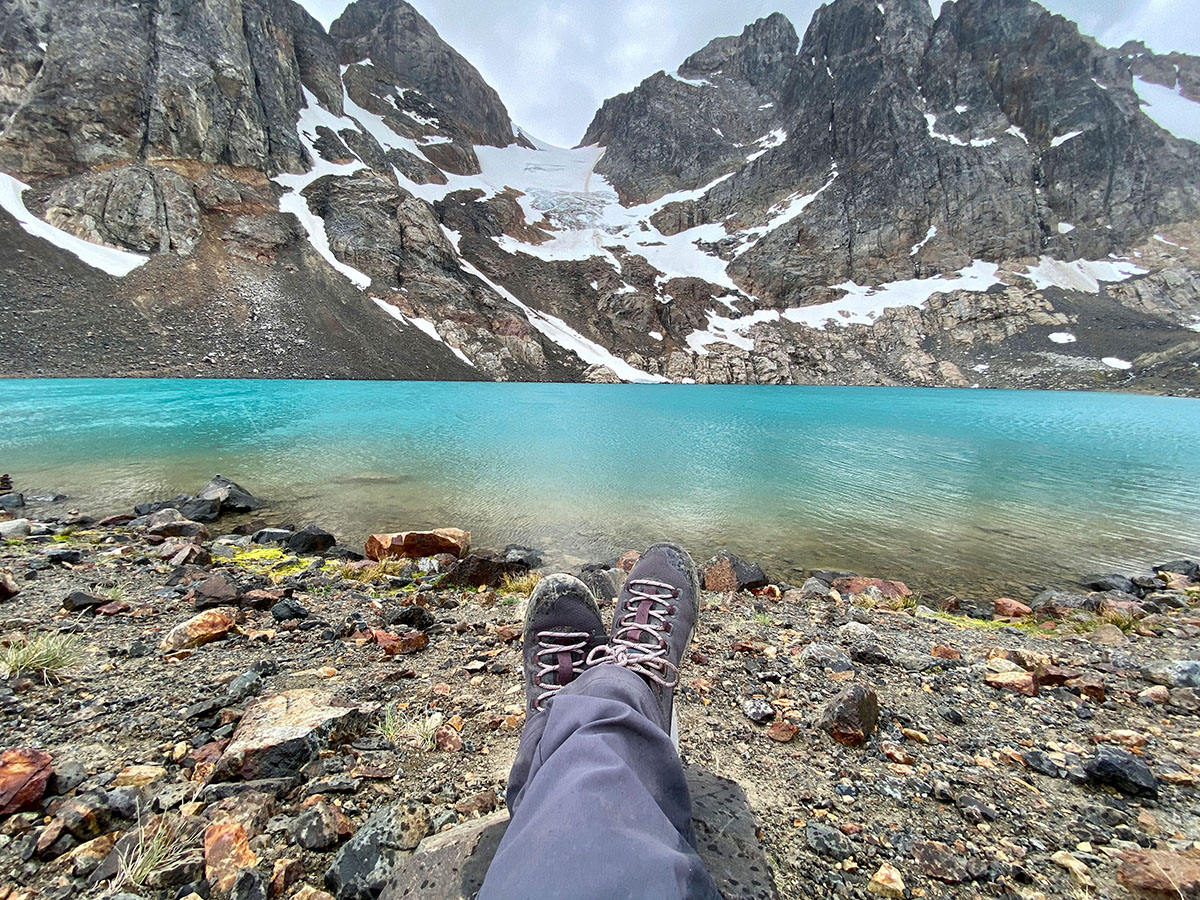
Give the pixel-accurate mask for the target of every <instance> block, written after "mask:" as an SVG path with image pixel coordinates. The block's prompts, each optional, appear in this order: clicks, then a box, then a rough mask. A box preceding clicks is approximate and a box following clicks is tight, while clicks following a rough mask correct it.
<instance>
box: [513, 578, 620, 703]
mask: <svg viewBox="0 0 1200 900" xmlns="http://www.w3.org/2000/svg"><path fill="white" fill-rule="evenodd" d="M607 639H608V635H607V634H606V633H605V631H604V622H603V621H601V619H600V610H599V609H598V608H597V606H596V598H595V597H593V596H592V592H591V591H589V590H588V589H587V585H585V584H584V583H583V582H582V581H580V580H579V579H578V578H574V577H572V576H570V575H549V576H547V577H546V578H543V579H542V580H541V581H539V582H538V585H537V587H535V588H534V589H533V593H532V594H531V595H530V597H529V605H528V607H526V609H525V646H524V648H523V650H522V654H521V657H522V664H523V666H524V669H525V702H526V708H527V711H528V712H529V713H534V712H538V711H540V710H542V709H545V706H546V701H547V700H549V699H550V698H551V697H553V696H554V695H555V694H557V693H558V692H559V691H561V690H562V689H563V688H564V687H566V686H567V685H568V684H570V683H571V682H572V681H574V680H575V679H576V678H578V677H579V676H580V675H581V674H582V673H583V671H584V669H586V668H587V667H588V665H587V662H586V660H587V656H588V654H589V653H590V652H591V651H593V650H594V649H596V648H597V647H601V646H603V645H604V642H605V641H606V640H607Z"/></svg>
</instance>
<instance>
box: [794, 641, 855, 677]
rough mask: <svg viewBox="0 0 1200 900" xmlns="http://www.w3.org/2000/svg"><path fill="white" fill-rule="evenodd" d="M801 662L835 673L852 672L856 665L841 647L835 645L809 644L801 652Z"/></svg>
mask: <svg viewBox="0 0 1200 900" xmlns="http://www.w3.org/2000/svg"><path fill="white" fill-rule="evenodd" d="M800 662H802V663H804V664H805V665H806V666H815V667H816V668H818V669H830V670H832V671H834V672H850V671H853V669H854V663H852V662H851V661H850V657H848V656H847V655H846V654H845V653H844V652H843V651H842V649H841V648H840V647H837V646H835V645H833V644H824V643H815V644H809V645H808V646H807V647H805V648H804V649H803V650H802V651H800Z"/></svg>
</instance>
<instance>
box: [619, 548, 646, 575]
mask: <svg viewBox="0 0 1200 900" xmlns="http://www.w3.org/2000/svg"><path fill="white" fill-rule="evenodd" d="M641 558H642V551H640V550H626V551H625V552H624V553H622V554H621V557H620V559H618V560H617V568H618V569H621V570H622V571H624V572H628V571H629V570H630V569H632V568H633V567H634V565H636V563H637V561H638V560H639V559H641Z"/></svg>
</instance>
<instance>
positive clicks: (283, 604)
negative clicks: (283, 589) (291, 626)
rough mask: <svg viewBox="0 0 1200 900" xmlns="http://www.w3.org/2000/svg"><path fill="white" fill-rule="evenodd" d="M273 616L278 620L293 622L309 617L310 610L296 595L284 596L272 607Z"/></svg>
mask: <svg viewBox="0 0 1200 900" xmlns="http://www.w3.org/2000/svg"><path fill="white" fill-rule="evenodd" d="M271 618H273V619H274V620H275V621H276V622H291V621H295V620H299V619H307V618H308V610H307V609H306V608H305V607H304V605H303V604H301V603H300V601H299V600H297V599H295V598H294V597H284V598H283V599H282V600H280V601H279V602H278V603H276V604H275V605H274V606H272V607H271Z"/></svg>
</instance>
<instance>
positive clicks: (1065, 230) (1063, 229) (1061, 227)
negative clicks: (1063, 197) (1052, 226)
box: [1058, 222, 1075, 234]
mask: <svg viewBox="0 0 1200 900" xmlns="http://www.w3.org/2000/svg"><path fill="white" fill-rule="evenodd" d="M1074 230H1075V226H1074V225H1072V224H1071V223H1070V222H1059V223H1058V233H1059V234H1070V233H1071V232H1072V231H1074Z"/></svg>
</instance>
